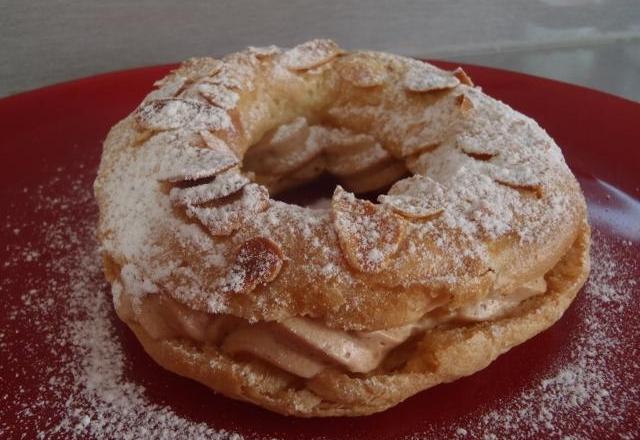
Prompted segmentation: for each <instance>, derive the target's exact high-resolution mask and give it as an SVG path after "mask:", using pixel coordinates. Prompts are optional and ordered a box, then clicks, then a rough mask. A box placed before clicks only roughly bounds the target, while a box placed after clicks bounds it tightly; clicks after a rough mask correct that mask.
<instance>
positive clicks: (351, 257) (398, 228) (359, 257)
mask: <svg viewBox="0 0 640 440" xmlns="http://www.w3.org/2000/svg"><path fill="white" fill-rule="evenodd" d="M331 207H332V215H333V224H334V227H335V230H336V233H337V235H338V242H339V244H340V248H341V249H342V253H343V254H344V256H345V258H346V259H347V261H348V262H349V264H350V265H351V266H352V267H353V268H354V269H356V270H359V271H361V272H373V273H375V272H380V271H381V270H383V269H384V268H385V267H386V266H387V265H388V264H389V261H390V258H391V256H393V254H395V252H396V251H397V250H398V245H399V243H400V240H401V239H402V236H403V234H404V223H403V222H402V221H401V220H400V218H399V217H397V216H396V215H395V214H394V213H393V212H391V211H388V210H386V209H384V208H383V207H382V206H380V205H374V204H373V203H371V202H369V201H366V200H359V199H357V198H356V197H355V196H354V195H353V194H351V193H348V192H346V191H345V190H343V189H342V187H340V186H338V187H337V188H336V190H335V192H334V193H333V198H332V200H331Z"/></svg>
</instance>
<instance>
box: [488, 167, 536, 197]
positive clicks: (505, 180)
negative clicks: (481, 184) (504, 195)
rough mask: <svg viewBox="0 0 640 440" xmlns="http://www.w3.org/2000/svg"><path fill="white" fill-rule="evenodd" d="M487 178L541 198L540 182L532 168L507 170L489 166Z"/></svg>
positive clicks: (510, 168) (511, 168)
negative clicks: (530, 192) (489, 177)
mask: <svg viewBox="0 0 640 440" xmlns="http://www.w3.org/2000/svg"><path fill="white" fill-rule="evenodd" d="M488 170H489V176H491V178H492V179H493V180H495V181H496V182H498V183H501V184H503V185H506V186H508V187H511V188H513V189H521V190H527V191H532V192H533V193H535V195H536V196H537V197H541V196H542V182H541V181H540V179H539V178H538V176H537V175H536V174H535V172H534V170H533V168H530V167H526V166H513V167H509V168H504V167H498V166H490V167H488Z"/></svg>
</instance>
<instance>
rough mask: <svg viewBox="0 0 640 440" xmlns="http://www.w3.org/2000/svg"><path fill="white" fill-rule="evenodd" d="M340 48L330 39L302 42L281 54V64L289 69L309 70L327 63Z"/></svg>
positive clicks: (336, 54)
mask: <svg viewBox="0 0 640 440" xmlns="http://www.w3.org/2000/svg"><path fill="white" fill-rule="evenodd" d="M341 53H342V50H341V49H340V48H339V47H338V45H337V44H336V43H334V42H333V41H331V40H324V39H316V40H311V41H307V42H306V43H302V44H300V45H298V46H296V47H294V48H292V49H289V50H288V51H286V52H285V53H283V54H282V64H283V65H284V66H285V67H286V68H287V69H289V70H309V69H312V68H314V67H318V66H321V65H322V64H325V63H328V62H329V61H331V60H332V59H334V58H335V57H337V56H338V55H340V54H341Z"/></svg>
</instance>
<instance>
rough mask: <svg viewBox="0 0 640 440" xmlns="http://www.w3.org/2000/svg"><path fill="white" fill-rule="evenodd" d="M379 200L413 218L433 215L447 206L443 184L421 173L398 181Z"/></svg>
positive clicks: (401, 213) (399, 212)
mask: <svg viewBox="0 0 640 440" xmlns="http://www.w3.org/2000/svg"><path fill="white" fill-rule="evenodd" d="M378 200H379V201H380V203H382V204H383V205H385V206H388V207H389V208H390V209H392V210H393V211H395V212H397V213H398V214H400V215H402V216H404V217H409V218H413V219H426V218H429V217H433V216H435V215H437V214H440V213H441V212H443V211H444V209H445V207H446V197H445V191H444V188H443V187H442V185H440V184H439V183H438V182H436V181H435V180H433V179H431V178H429V177H426V176H420V175H415V176H412V177H408V178H406V179H403V180H401V181H399V182H397V183H396V184H395V185H393V186H392V187H391V189H390V190H389V193H388V194H386V195H381V196H379V197H378Z"/></svg>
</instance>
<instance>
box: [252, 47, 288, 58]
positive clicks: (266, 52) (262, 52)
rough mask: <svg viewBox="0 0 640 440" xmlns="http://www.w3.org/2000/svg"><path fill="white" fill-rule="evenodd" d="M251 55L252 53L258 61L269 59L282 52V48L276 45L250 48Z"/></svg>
mask: <svg viewBox="0 0 640 440" xmlns="http://www.w3.org/2000/svg"><path fill="white" fill-rule="evenodd" d="M248 50H249V53H252V54H253V55H255V56H256V58H258V59H262V58H269V57H272V56H274V55H277V54H279V53H280V52H282V51H281V50H280V48H279V47H278V46H276V45H274V44H272V45H270V46H264V47H255V46H249V49H248Z"/></svg>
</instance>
